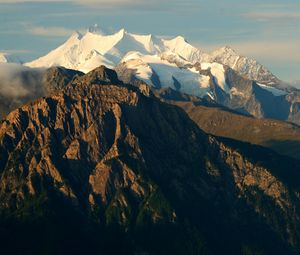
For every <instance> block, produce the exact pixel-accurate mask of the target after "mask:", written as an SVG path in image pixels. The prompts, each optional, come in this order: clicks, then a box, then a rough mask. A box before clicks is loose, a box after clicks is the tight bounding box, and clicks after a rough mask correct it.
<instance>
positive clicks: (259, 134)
mask: <svg viewBox="0 0 300 255" xmlns="http://www.w3.org/2000/svg"><path fill="white" fill-rule="evenodd" d="M154 93H155V95H156V96H157V97H158V98H161V99H162V100H163V101H165V102H168V103H171V104H174V105H177V106H179V107H181V108H182V109H184V110H185V111H186V113H187V114H188V115H189V116H190V118H191V119H192V120H194V121H195V123H197V124H198V126H199V127H200V128H201V129H202V130H204V131H205V132H207V133H209V134H212V135H215V136H221V137H227V138H232V139H235V140H239V141H244V142H249V143H252V144H257V145H261V146H264V147H267V148H270V149H272V150H274V151H276V152H277V153H279V154H282V155H287V156H289V157H293V158H296V159H300V128H299V126H297V125H295V124H293V123H289V122H285V121H279V120H274V119H258V118H255V117H252V116H249V115H245V114H240V113H238V112H235V111H232V110H230V109H228V108H226V107H223V106H221V105H218V104H216V103H214V102H212V101H207V100H204V99H201V98H198V97H195V96H190V95H186V94H182V93H179V92H177V91H174V90H172V89H156V90H154Z"/></svg>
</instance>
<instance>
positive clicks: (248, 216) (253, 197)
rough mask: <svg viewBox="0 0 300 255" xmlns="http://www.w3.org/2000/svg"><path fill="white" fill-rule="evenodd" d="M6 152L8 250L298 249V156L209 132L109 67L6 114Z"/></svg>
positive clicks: (0, 146) (1, 167)
mask: <svg viewBox="0 0 300 255" xmlns="http://www.w3.org/2000/svg"><path fill="white" fill-rule="evenodd" d="M0 155H1V158H0V173H1V176H0V201H1V203H0V213H1V214H0V216H1V217H0V219H1V220H0V230H1V231H0V242H1V246H2V247H3V248H2V249H3V250H5V249H7V250H9V251H10V254H14V253H16V254H18V253H22V252H21V251H23V254H24V253H25V254H42V253H43V251H47V254H69V253H73V254H83V253H84V252H85V253H91V252H93V253H94V254H120V253H121V252H122V253H123V254H220V253H222V254H244V255H246V254H296V253H297V252H299V251H300V236H299V226H300V225H299V215H300V214H299V212H300V211H299V209H300V208H299V199H300V195H299V194H300V193H299V191H300V189H299V187H300V185H299V184H300V181H299V180H300V173H299V169H300V163H299V162H298V161H296V160H293V159H290V158H288V157H283V156H280V155H278V154H276V153H273V152H272V151H270V150H267V149H264V148H261V147H257V146H251V145H249V144H244V143H240V142H235V141H232V140H229V139H217V138H215V137H213V136H210V135H207V134H206V133H204V132H203V131H202V130H201V129H199V127H198V126H197V125H196V124H195V123H194V122H193V121H192V120H190V118H189V117H188V116H187V114H186V113H184V111H183V110H182V109H180V108H179V107H176V106H172V105H170V104H166V103H163V102H161V101H160V100H159V99H157V98H156V97H154V96H153V95H152V92H151V91H150V90H149V88H148V87H147V86H140V88H137V87H134V86H131V85H125V84H123V83H122V82H121V81H119V80H118V78H117V75H116V73H115V72H114V71H112V70H109V69H106V68H105V67H103V66H102V67H99V68H97V69H95V70H94V71H92V72H90V73H88V74H86V75H84V76H78V77H77V78H75V79H74V80H73V81H71V82H70V83H69V84H68V85H67V86H66V87H65V88H64V89H63V90H58V91H56V92H55V93H53V94H52V95H51V96H49V97H44V98H40V99H38V100H36V101H34V102H31V103H29V104H27V105H24V106H22V107H21V108H19V109H17V110H15V111H13V112H11V113H10V114H9V115H8V116H7V117H6V118H5V119H3V120H2V121H1V124H0ZM24 247H25V248H24ZM24 251H25V252H24Z"/></svg>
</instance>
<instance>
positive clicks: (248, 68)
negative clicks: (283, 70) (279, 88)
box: [201, 46, 281, 85]
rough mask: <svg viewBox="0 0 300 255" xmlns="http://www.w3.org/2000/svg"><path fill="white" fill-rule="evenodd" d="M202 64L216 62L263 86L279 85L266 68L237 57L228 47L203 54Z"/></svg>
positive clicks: (252, 61) (253, 61)
mask: <svg viewBox="0 0 300 255" xmlns="http://www.w3.org/2000/svg"><path fill="white" fill-rule="evenodd" d="M201 60H202V62H218V63H221V64H224V65H226V66H229V67H231V68H232V69H233V70H235V71H237V72H238V73H239V74H240V75H241V76H244V77H247V78H248V79H249V80H254V81H257V82H260V83H263V84H271V85H275V84H280V82H281V81H280V80H279V79H278V78H277V77H276V76H275V75H274V74H272V73H271V72H270V71H269V70H268V69H267V68H266V67H264V66H263V65H261V64H259V63H258V62H257V61H256V60H254V59H251V58H247V57H245V56H240V55H238V54H237V53H236V52H235V51H234V50H233V49H231V48H230V47H228V46H226V47H222V48H220V49H218V50H215V51H213V52H212V53H210V54H203V56H202V59H201Z"/></svg>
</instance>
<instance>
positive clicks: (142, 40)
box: [26, 24, 280, 85]
mask: <svg viewBox="0 0 300 255" xmlns="http://www.w3.org/2000/svg"><path fill="white" fill-rule="evenodd" d="M131 51H137V52H140V53H141V54H143V55H159V56H161V58H163V59H165V60H167V61H171V62H172V63H177V65H178V66H181V67H182V66H186V65H188V64H189V65H194V64H196V63H201V62H205V63H214V62H217V63H220V64H222V65H226V66H229V67H230V68H232V69H234V70H235V71H237V72H238V73H239V74H240V75H242V76H244V77H247V78H248V79H251V80H255V81H258V82H260V83H262V84H268V85H272V84H276V83H279V82H280V80H279V79H278V78H277V77H276V76H274V75H273V74H272V73H271V72H270V71H269V70H268V69H267V68H265V67H264V66H263V65H261V64H260V63H258V62H257V61H256V60H254V59H251V58H247V57H244V56H241V55H239V54H238V53H237V52H236V51H235V50H233V49H232V48H231V47H229V46H225V47H222V48H219V49H217V50H215V51H213V52H211V53H205V52H203V51H202V50H201V49H199V48H197V47H194V46H193V45H191V44H190V43H188V42H187V40H186V39H185V38H184V37H182V36H177V37H174V38H173V39H162V38H160V37H156V36H154V35H151V34H147V35H140V34H134V33H129V32H127V31H126V30H125V29H123V28H122V29H120V30H119V31H117V32H116V33H113V34H106V33H104V32H102V29H100V28H99V26H98V25H97V24H96V25H94V26H92V27H90V28H89V30H88V31H87V32H86V33H85V34H81V33H79V32H76V33H74V34H73V35H72V36H71V37H70V38H69V39H68V40H67V41H66V42H65V43H64V44H62V45H61V46H60V47H58V48H57V49H55V50H53V51H51V52H50V53H49V54H47V55H45V56H43V57H41V58H39V59H37V60H34V61H32V62H30V63H27V64H26V65H27V66H30V67H50V66H57V65H59V66H64V67H67V68H71V69H76V70H80V71H83V72H89V71H91V70H92V69H94V68H96V67H98V66H100V65H106V66H107V67H110V68H114V67H115V66H117V65H118V63H119V62H120V61H121V59H122V58H123V57H124V56H125V55H126V54H127V53H128V52H131Z"/></svg>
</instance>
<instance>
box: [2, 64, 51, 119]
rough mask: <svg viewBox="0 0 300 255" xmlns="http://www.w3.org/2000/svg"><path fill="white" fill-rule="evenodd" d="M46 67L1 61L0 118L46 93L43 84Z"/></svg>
mask: <svg viewBox="0 0 300 255" xmlns="http://www.w3.org/2000/svg"><path fill="white" fill-rule="evenodd" d="M44 72H45V69H32V68H29V67H25V66H23V65H20V64H7V63H0V118H2V117H3V116H4V115H5V114H7V113H8V112H9V111H11V110H13V109H15V108H17V107H19V106H21V105H22V104H24V103H27V102H28V101H31V100H33V99H36V98H38V97H41V96H44V95H45V94H46V92H45V90H44V87H43V85H42V79H43V74H44Z"/></svg>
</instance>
